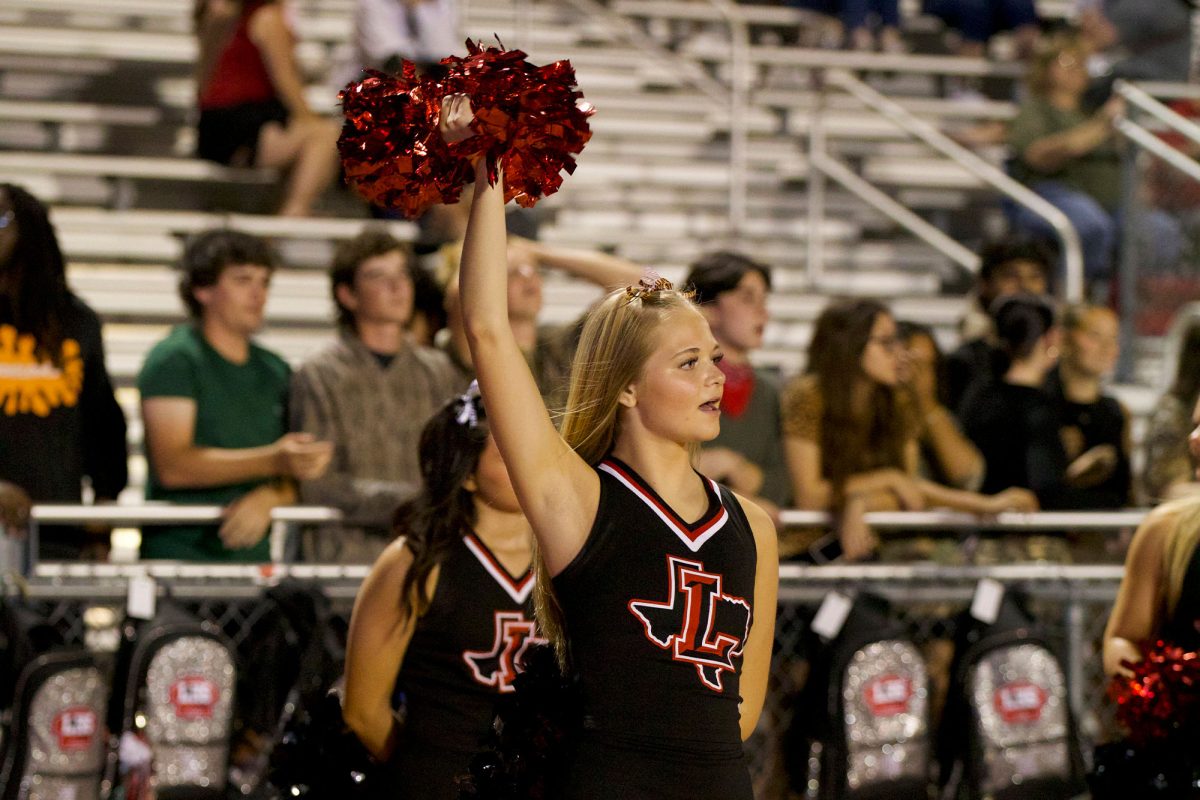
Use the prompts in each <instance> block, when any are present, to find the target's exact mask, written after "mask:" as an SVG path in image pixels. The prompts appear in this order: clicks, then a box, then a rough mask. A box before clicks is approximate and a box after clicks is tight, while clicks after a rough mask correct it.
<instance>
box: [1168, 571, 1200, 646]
mask: <svg viewBox="0 0 1200 800" xmlns="http://www.w3.org/2000/svg"><path fill="white" fill-rule="evenodd" d="M1162 638H1163V639H1164V640H1166V641H1167V642H1170V643H1171V644H1174V645H1178V646H1179V647H1182V648H1183V649H1184V650H1200V547H1197V548H1196V549H1195V550H1193V551H1192V560H1191V563H1190V564H1188V568H1187V572H1186V573H1184V576H1183V587H1182V588H1181V590H1180V592H1179V602H1178V603H1177V604H1176V606H1175V613H1174V614H1172V615H1171V618H1170V619H1169V620H1167V623H1166V625H1164V626H1163V632H1162Z"/></svg>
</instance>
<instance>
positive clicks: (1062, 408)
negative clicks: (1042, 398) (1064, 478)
mask: <svg viewBox="0 0 1200 800" xmlns="http://www.w3.org/2000/svg"><path fill="white" fill-rule="evenodd" d="M1062 319H1063V323H1062V324H1063V336H1062V357H1061V359H1060V360H1059V362H1058V366H1057V367H1055V368H1054V369H1052V370H1051V371H1050V375H1049V376H1048V377H1047V379H1046V389H1047V391H1048V392H1049V394H1050V397H1051V398H1052V399H1053V400H1054V401H1055V402H1056V403H1057V404H1058V408H1059V436H1060V438H1061V439H1062V443H1063V448H1064V450H1065V451H1066V455H1067V460H1068V461H1070V462H1072V463H1073V464H1075V465H1076V470H1082V469H1083V467H1084V466H1085V465H1087V472H1086V474H1084V473H1083V472H1077V473H1076V474H1073V476H1072V483H1074V484H1075V485H1077V486H1087V487H1089V488H1090V489H1091V490H1092V491H1093V493H1094V500H1093V502H1094V504H1095V505H1094V507H1095V508H1124V507H1126V506H1128V505H1130V500H1131V492H1132V489H1133V474H1132V470H1131V469H1130V465H1129V452H1130V447H1131V445H1130V440H1129V414H1128V412H1126V410H1125V409H1124V408H1123V407H1122V406H1121V404H1120V403H1119V402H1117V399H1116V398H1115V397H1112V396H1111V395H1107V394H1104V387H1103V382H1104V380H1105V379H1106V378H1108V376H1109V375H1111V374H1112V371H1113V370H1114V369H1115V368H1116V366H1117V357H1118V356H1119V354H1120V344H1119V342H1118V337H1119V333H1120V323H1119V322H1118V321H1117V315H1116V314H1114V313H1113V312H1112V311H1111V310H1109V309H1107V308H1103V307H1101V306H1093V305H1086V304H1081V305H1074V306H1070V307H1068V308H1067V309H1066V311H1065V312H1064V313H1063V317H1062Z"/></svg>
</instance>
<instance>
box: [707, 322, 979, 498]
mask: <svg viewBox="0 0 1200 800" xmlns="http://www.w3.org/2000/svg"><path fill="white" fill-rule="evenodd" d="M896 330H897V335H898V336H899V337H900V341H901V342H902V343H903V345H904V356H905V357H904V358H903V359H902V360H901V362H900V375H901V379H900V382H901V384H902V385H903V386H904V388H905V389H907V391H908V393H909V402H910V403H911V404H912V407H913V409H914V410H915V411H916V416H917V419H918V420H919V429H920V433H919V434H918V438H917V441H918V444H919V446H920V449H919V456H918V457H919V467H918V472H919V473H920V474H921V475H922V476H924V477H926V478H929V479H930V480H933V481H937V482H938V483H943V484H945V485H947V486H953V487H954V488H956V489H966V490H968V491H976V490H977V489H979V487H980V486H982V485H983V471H984V463H983V456H982V455H980V453H979V450H977V449H976V448H975V445H973V444H971V440H970V439H968V438H967V437H966V435H965V434H963V432H962V429H961V427H960V426H959V424H958V419H957V418H956V417H955V416H954V414H953V413H951V412H950V410H949V409H947V408H946V405H945V402H944V401H943V392H942V387H943V386H944V381H943V380H942V373H943V372H944V369H943V366H944V365H943V359H942V353H941V350H940V349H939V348H938V345H937V340H936V339H935V338H934V336H933V331H932V330H930V329H929V328H928V327H927V326H925V325H921V324H920V323H916V322H903V321H902V322H899V323H897V326H896ZM726 385H727V386H728V383H727V384H726Z"/></svg>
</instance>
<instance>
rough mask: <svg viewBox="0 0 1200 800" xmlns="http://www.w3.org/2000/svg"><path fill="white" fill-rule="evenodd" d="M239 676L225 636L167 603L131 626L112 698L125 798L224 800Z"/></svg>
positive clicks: (121, 782)
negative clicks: (119, 737) (154, 613)
mask: <svg viewBox="0 0 1200 800" xmlns="http://www.w3.org/2000/svg"><path fill="white" fill-rule="evenodd" d="M237 673H238V668H237V658H236V654H235V651H234V647H233V645H232V643H230V641H229V640H228V639H227V638H226V637H225V635H224V634H223V633H222V632H221V631H220V630H219V629H217V627H216V626H215V625H213V624H211V623H209V622H202V621H200V620H199V619H197V618H196V617H195V616H194V615H192V614H190V613H189V612H187V611H186V610H184V609H183V608H181V607H180V606H178V605H177V604H175V603H174V602H172V601H170V600H169V599H159V600H158V613H157V614H156V615H155V617H154V619H152V620H150V621H148V622H145V621H143V622H138V621H133V620H130V621H127V623H126V626H125V630H124V640H123V642H122V650H121V652H120V653H119V655H118V668H117V677H116V679H115V680H114V681H113V697H112V699H111V701H110V706H111V709H112V710H111V713H110V718H111V719H112V721H113V722H114V726H113V727H114V729H115V730H120V731H122V734H121V746H120V785H121V786H122V787H123V790H124V794H125V797H126V800H137V798H139V797H142V796H149V793H150V791H151V787H152V791H153V794H154V796H155V797H156V798H157V800H217V799H218V798H224V796H225V786H226V782H227V778H228V769H229V744H230V737H231V733H232V727H233V717H234V708H235V706H234V701H235V694H236V691H235V688H236V684H237Z"/></svg>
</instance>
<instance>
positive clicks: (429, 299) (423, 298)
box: [408, 263, 446, 347]
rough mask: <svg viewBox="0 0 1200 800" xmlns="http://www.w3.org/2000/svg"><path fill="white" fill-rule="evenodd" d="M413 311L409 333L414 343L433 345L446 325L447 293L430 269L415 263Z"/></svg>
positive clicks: (413, 272)
mask: <svg viewBox="0 0 1200 800" xmlns="http://www.w3.org/2000/svg"><path fill="white" fill-rule="evenodd" d="M412 279H413V313H412V319H411V320H410V321H409V323H408V335H409V338H410V339H411V340H412V343H413V344H417V345H421V346H422V347H433V346H434V342H435V341H437V336H438V333H440V332H441V331H442V330H443V329H445V327H446V293H445V292H444V291H442V287H441V285H440V284H438V282H437V279H436V278H435V277H434V276H433V275H432V274H431V273H430V272H429V270H428V269H426V268H425V267H423V266H421V265H420V264H419V263H417V264H414V265H413V270H412Z"/></svg>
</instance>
